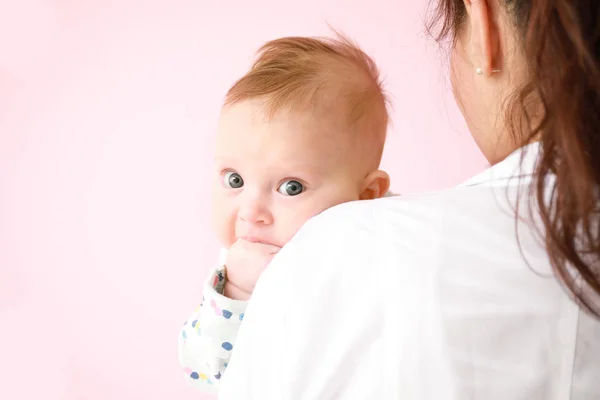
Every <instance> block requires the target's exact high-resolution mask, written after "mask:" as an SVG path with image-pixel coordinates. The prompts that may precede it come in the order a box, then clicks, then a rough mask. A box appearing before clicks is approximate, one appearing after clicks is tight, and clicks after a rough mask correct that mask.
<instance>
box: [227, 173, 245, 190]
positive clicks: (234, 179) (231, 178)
mask: <svg viewBox="0 0 600 400" xmlns="http://www.w3.org/2000/svg"><path fill="white" fill-rule="evenodd" d="M223 185H225V187H229V188H232V189H239V188H241V187H242V186H244V180H243V179H242V176H241V175H240V174H238V173H237V172H233V171H229V172H226V173H225V175H223Z"/></svg>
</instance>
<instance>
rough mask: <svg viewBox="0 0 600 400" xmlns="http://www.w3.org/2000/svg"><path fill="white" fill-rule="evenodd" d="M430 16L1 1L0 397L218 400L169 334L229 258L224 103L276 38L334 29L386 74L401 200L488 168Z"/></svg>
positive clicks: (391, 152)
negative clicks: (193, 375) (220, 169)
mask: <svg viewBox="0 0 600 400" xmlns="http://www.w3.org/2000/svg"><path fill="white" fill-rule="evenodd" d="M424 12H425V1H424V0H421V1H410V2H408V1H391V0H369V1H364V0H360V1H359V0H338V1H327V0H304V1H302V2H300V1H296V2H291V1H290V2H287V1H278V0H255V1H240V0H230V1H228V2H227V1H226V2H223V1H219V2H217V1H209V0H194V1H192V0H79V1H76V0H19V1H9V0H2V1H1V2H0V382H1V383H0V398H3V399H35V398H43V399H46V400H54V399H78V400H79V399H131V398H140V399H141V398H143V399H147V400H151V399H181V400H183V399H201V398H207V397H203V396H202V395H200V394H198V393H196V392H195V391H194V390H192V389H190V388H189V387H187V386H186V384H185V382H184V380H183V378H182V376H181V372H180V369H179V366H178V363H177V354H176V353H177V352H176V344H177V336H178V331H179V328H180V326H181V324H182V323H183V321H184V320H185V318H186V317H187V314H188V313H189V312H191V311H192V309H193V308H194V307H195V305H196V304H197V303H198V300H199V299H200V296H201V293H200V287H201V283H202V281H203V279H204V276H205V274H206V272H207V269H208V268H209V267H211V266H213V265H214V263H215V261H216V258H217V243H216V242H215V240H214V238H213V236H212V233H211V230H210V226H209V215H210V209H209V202H208V197H209V196H208V190H209V175H210V168H211V158H212V157H211V156H212V144H213V140H214V131H215V123H216V118H217V114H218V110H219V106H220V102H221V99H222V97H223V95H224V93H225V91H226V90H227V88H228V86H229V85H230V84H231V83H232V82H233V81H234V80H235V79H236V78H237V77H239V76H240V74H242V73H243V72H244V71H245V70H246V68H247V67H248V65H249V63H250V61H251V59H252V56H253V52H254V51H255V50H256V48H257V47H258V46H259V45H260V44H262V43H263V42H264V41H266V40H269V39H273V38H275V37H278V36H284V35H320V34H328V32H329V31H328V28H327V25H326V21H327V22H329V23H330V24H332V26H334V27H336V28H338V29H341V30H342V31H345V32H346V33H347V34H349V35H350V36H351V37H354V38H355V39H357V40H358V41H359V42H360V44H362V46H363V47H364V49H365V50H367V51H368V52H369V53H370V54H371V55H372V56H373V57H374V58H375V59H376V60H377V62H378V63H379V65H380V67H381V69H382V71H383V73H384V75H385V76H386V82H387V88H388V90H389V92H390V93H392V94H393V96H392V101H393V104H394V110H393V120H394V125H393V128H392V131H391V133H390V137H389V142H388V144H387V150H386V153H385V159H384V167H385V168H386V169H387V170H388V171H389V172H390V174H391V177H392V188H393V189H394V190H396V191H399V192H411V191H421V190H431V189H436V188H443V187H448V186H450V185H453V184H456V183H458V182H460V181H461V180H463V179H465V178H467V177H468V176H470V175H472V174H473V173H475V172H478V171H479V170H481V169H482V168H484V166H485V162H484V160H483V158H482V157H481V156H480V154H479V152H478V151H477V150H476V148H475V146H474V145H473V143H472V141H471V139H470V137H469V134H468V133H467V131H466V129H465V126H464V122H463V121H462V119H461V117H460V115H459V113H458V112H457V109H456V106H455V104H454V102H453V100H452V97H451V94H450V93H449V90H448V88H449V83H448V80H447V78H446V74H445V67H444V60H443V58H441V57H440V54H439V52H438V49H437V47H436V46H435V45H434V44H433V43H432V42H431V41H429V40H428V39H427V38H426V35H425V34H424V33H423V20H424ZM375 21H378V22H375Z"/></svg>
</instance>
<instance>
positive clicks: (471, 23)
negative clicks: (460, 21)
mask: <svg viewBox="0 0 600 400" xmlns="http://www.w3.org/2000/svg"><path fill="white" fill-rule="evenodd" d="M463 1H464V4H465V9H466V11H467V18H466V19H467V20H466V21H465V23H466V24H468V32H469V34H468V37H467V38H466V40H467V42H466V43H465V48H466V49H467V51H468V53H469V57H470V58H471V62H472V63H473V67H474V71H473V72H475V73H477V74H478V75H491V74H492V73H493V72H495V70H496V69H495V68H496V67H499V66H498V65H494V64H495V63H496V62H497V61H498V59H499V58H500V54H499V51H500V49H499V37H498V34H499V32H498V27H497V26H496V24H495V23H494V21H493V20H492V17H491V15H492V14H491V12H490V11H491V9H490V7H489V6H490V1H489V0H463Z"/></svg>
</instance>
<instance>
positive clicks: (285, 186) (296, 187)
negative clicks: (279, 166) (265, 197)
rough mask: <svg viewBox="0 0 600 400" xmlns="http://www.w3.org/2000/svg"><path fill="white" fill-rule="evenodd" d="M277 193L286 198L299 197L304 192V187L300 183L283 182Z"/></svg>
mask: <svg viewBox="0 0 600 400" xmlns="http://www.w3.org/2000/svg"><path fill="white" fill-rule="evenodd" d="M277 191H278V192H279V193H281V194H283V195H284V196H298V195H299V194H300V193H302V192H303V191H304V186H302V184H301V183H300V182H298V181H293V180H289V181H285V182H283V183H282V184H281V186H279V189H277Z"/></svg>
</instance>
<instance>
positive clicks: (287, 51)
mask: <svg viewBox="0 0 600 400" xmlns="http://www.w3.org/2000/svg"><path fill="white" fill-rule="evenodd" d="M387 124H388V112H387V108H386V99H385V95H384V93H383V90H382V86H381V82H380V79H379V74H378V71H377V67H376V66H375V64H374V62H373V61H372V60H371V58H369V56H367V55H366V54H365V53H364V52H363V51H362V50H360V49H359V48H358V47H357V46H356V45H354V44H353V43H352V42H350V41H349V40H347V39H346V38H344V37H342V36H339V35H338V38H336V39H319V38H305V37H288V38H282V39H277V40H274V41H271V42H268V43H267V44H265V45H264V46H263V47H262V48H261V49H260V50H259V52H258V58H257V60H256V62H255V63H254V65H253V66H252V68H251V69H250V71H249V72H248V73H247V74H246V75H244V76H243V77H242V78H241V79H240V80H238V81H237V82H236V83H235V84H234V85H233V86H232V87H231V89H230V90H229V92H228V93H227V96H226V99H225V104H224V106H223V108H222V111H221V116H220V121H219V127H218V133H217V143H216V158H215V164H216V171H215V179H214V190H213V193H214V194H213V200H214V204H213V205H214V223H215V228H216V232H217V235H218V239H219V240H220V242H221V244H222V245H223V246H224V248H226V249H228V251H227V252H226V253H225V255H224V256H223V257H222V258H223V259H222V260H221V262H220V263H219V265H220V266H219V268H217V269H215V270H214V271H213V272H212V273H211V275H210V277H209V279H208V280H207V282H206V284H205V286H204V297H203V300H202V304H201V305H200V307H199V308H198V309H197V310H196V311H195V312H194V313H193V314H192V315H191V317H190V318H189V319H188V321H187V322H186V323H185V324H184V326H183V329H182V331H181V334H180V337H179V360H180V363H181V365H182V367H183V369H184V372H185V374H186V376H187V377H188V379H189V381H190V382H191V383H192V384H193V385H194V386H197V387H199V388H201V389H203V390H204V391H207V392H215V391H216V389H217V387H218V385H219V381H220V379H221V377H222V376H223V374H224V373H225V369H226V368H227V362H228V360H229V358H230V356H231V352H232V349H233V347H234V345H235V338H236V335H237V331H238V328H239V326H240V324H241V322H242V320H243V318H244V310H245V308H246V301H247V300H248V299H249V298H250V295H251V293H252V290H253V289H254V285H255V283H256V281H257V280H258V278H259V276H260V273H261V272H262V271H263V270H264V268H265V267H266V266H267V264H268V263H269V261H270V260H271V259H272V257H273V256H274V255H275V254H276V253H277V251H278V250H279V249H280V248H281V247H282V246H284V245H285V244H286V243H287V242H288V241H289V240H290V239H291V238H292V237H293V236H294V234H295V233H296V232H297V231H298V229H300V227H301V226H302V224H304V222H306V221H307V220H308V219H309V218H311V217H313V216H315V215H317V214H319V213H320V212H322V211H324V210H326V209H327V208H329V207H332V206H335V205H337V204H340V203H344V202H348V201H353V200H368V199H375V198H379V197H382V196H383V195H384V194H385V193H386V192H387V190H388V187H389V177H388V175H387V174H386V173H385V172H383V171H381V170H379V163H380V160H381V155H382V151H383V145H384V142H385V136H386V130H387Z"/></svg>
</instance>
